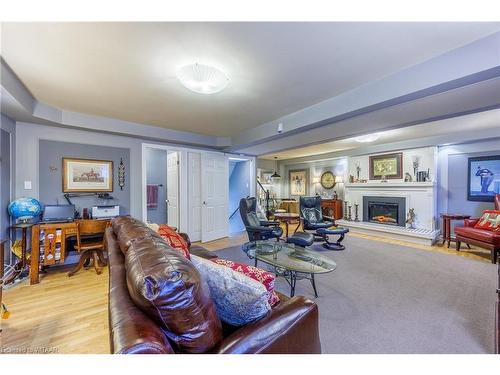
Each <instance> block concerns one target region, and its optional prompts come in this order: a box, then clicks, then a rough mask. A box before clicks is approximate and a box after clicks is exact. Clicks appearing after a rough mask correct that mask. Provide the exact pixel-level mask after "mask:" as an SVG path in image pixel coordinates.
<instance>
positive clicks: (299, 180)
mask: <svg viewBox="0 0 500 375" xmlns="http://www.w3.org/2000/svg"><path fill="white" fill-rule="evenodd" d="M289 184H290V195H306V194H307V184H308V182H307V170H306V169H300V170H296V171H290V175H289Z"/></svg>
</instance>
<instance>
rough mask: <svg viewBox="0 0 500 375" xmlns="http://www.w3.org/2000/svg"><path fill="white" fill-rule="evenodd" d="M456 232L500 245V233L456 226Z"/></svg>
mask: <svg viewBox="0 0 500 375" xmlns="http://www.w3.org/2000/svg"><path fill="white" fill-rule="evenodd" d="M455 234H456V235H458V236H462V237H468V238H473V239H475V240H478V241H482V242H486V243H490V244H493V245H496V246H500V233H498V232H492V231H490V230H484V229H477V228H471V227H459V226H457V227H455Z"/></svg>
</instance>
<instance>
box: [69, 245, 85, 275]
mask: <svg viewBox="0 0 500 375" xmlns="http://www.w3.org/2000/svg"><path fill="white" fill-rule="evenodd" d="M89 259H90V251H85V252H83V253H81V254H80V260H79V261H78V264H77V265H76V267H75V268H73V269H72V270H71V271H69V272H68V277H71V276H73V275H74V274H75V273H77V272H78V271H80V270H81V269H82V268H83V266H84V264H85V262H86V261H87V260H89Z"/></svg>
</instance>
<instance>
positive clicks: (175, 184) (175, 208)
mask: <svg viewBox="0 0 500 375" xmlns="http://www.w3.org/2000/svg"><path fill="white" fill-rule="evenodd" d="M167 222H168V225H170V226H172V227H176V228H179V155H178V152H177V151H174V152H170V151H169V152H167Z"/></svg>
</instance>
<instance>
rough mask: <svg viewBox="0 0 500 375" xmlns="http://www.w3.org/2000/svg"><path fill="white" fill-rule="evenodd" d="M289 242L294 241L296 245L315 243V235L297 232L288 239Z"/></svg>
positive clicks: (302, 245)
mask: <svg viewBox="0 0 500 375" xmlns="http://www.w3.org/2000/svg"><path fill="white" fill-rule="evenodd" d="M286 242H287V243H293V244H295V245H296V246H301V247H306V246H311V245H312V244H313V243H314V236H313V235H312V234H311V233H306V232H297V233H295V234H294V235H293V236H290V237H288V238H287V240H286Z"/></svg>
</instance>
